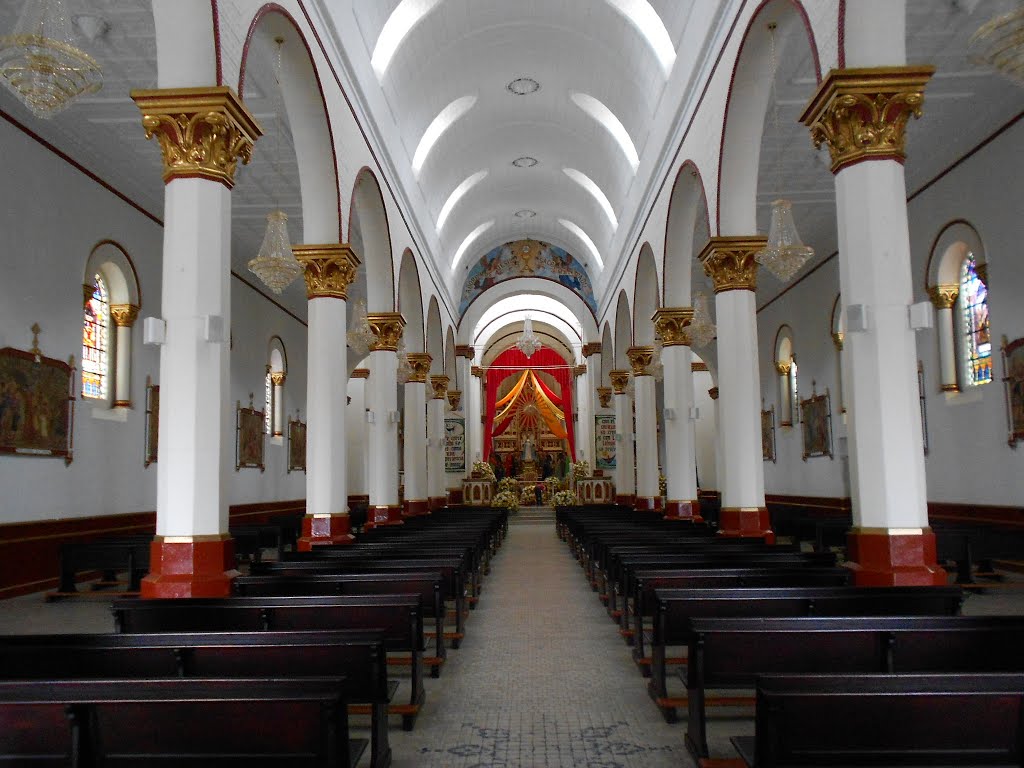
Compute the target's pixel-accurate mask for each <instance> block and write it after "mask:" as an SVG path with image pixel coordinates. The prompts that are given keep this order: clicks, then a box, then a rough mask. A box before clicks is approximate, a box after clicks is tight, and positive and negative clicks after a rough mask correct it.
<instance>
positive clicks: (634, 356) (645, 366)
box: [626, 347, 654, 376]
mask: <svg viewBox="0 0 1024 768" xmlns="http://www.w3.org/2000/svg"><path fill="white" fill-rule="evenodd" d="M626 357H627V358H629V365H630V367H631V368H632V369H633V375H634V376H650V375H651V368H650V366H651V362H652V361H653V360H654V347H630V348H629V349H627V350H626Z"/></svg>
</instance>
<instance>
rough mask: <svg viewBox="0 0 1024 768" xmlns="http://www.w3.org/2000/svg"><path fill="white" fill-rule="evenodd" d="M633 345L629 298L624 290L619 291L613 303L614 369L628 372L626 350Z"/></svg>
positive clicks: (631, 314)
mask: <svg viewBox="0 0 1024 768" xmlns="http://www.w3.org/2000/svg"><path fill="white" fill-rule="evenodd" d="M632 345H633V313H632V311H631V310H630V306H629V296H627V295H626V289H625V288H623V289H622V290H621V291H619V298H618V300H617V301H616V303H615V368H616V369H618V370H623V371H628V370H630V367H629V358H628V357H626V350H627V349H628V348H629V347H631V346H632Z"/></svg>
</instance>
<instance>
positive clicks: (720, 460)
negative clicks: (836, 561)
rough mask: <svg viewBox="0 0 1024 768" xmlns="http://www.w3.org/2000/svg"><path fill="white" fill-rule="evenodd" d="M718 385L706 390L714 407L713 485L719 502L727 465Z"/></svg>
mask: <svg viewBox="0 0 1024 768" xmlns="http://www.w3.org/2000/svg"><path fill="white" fill-rule="evenodd" d="M718 395H719V392H718V387H712V388H711V389H709V390H708V397H710V398H711V402H712V404H713V405H714V409H715V487H716V489H717V490H718V498H719V502H721V499H722V489H723V488H725V476H726V474H727V470H728V465H727V463H726V461H725V456H724V454H723V450H722V445H723V443H724V441H723V440H722V416H721V414H722V409H721V406H720V405H719V403H718Z"/></svg>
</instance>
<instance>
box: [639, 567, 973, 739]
mask: <svg viewBox="0 0 1024 768" xmlns="http://www.w3.org/2000/svg"><path fill="white" fill-rule="evenodd" d="M654 600H655V616H654V632H653V635H652V638H651V679H650V681H649V682H648V684H647V692H648V694H649V695H650V697H651V698H652V699H653V700H654V703H655V704H657V705H658V708H659V709H660V710H661V713H662V716H663V717H664V718H665V722H668V723H674V722H675V721H676V707H677V706H686V704H687V702H686V700H685V699H678V698H672V697H670V696H669V695H668V690H667V687H666V662H665V660H666V658H667V655H668V654H667V648H668V646H673V645H676V646H680V645H687V644H688V643H689V641H690V637H691V636H690V623H689V620H690V619H693V618H701V617H722V618H729V617H735V618H740V617H745V616H747V617H775V616H903V615H907V616H956V615H958V614H959V613H960V606H961V604H962V603H963V590H962V589H960V587H774V588H771V587H766V588H758V587H743V588H726V589H715V590H704V589H656V590H655V591H654Z"/></svg>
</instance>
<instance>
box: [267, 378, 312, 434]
mask: <svg viewBox="0 0 1024 768" xmlns="http://www.w3.org/2000/svg"><path fill="white" fill-rule="evenodd" d="M285 378H286V376H285V373H284V371H272V372H271V374H270V383H271V384H272V385H273V387H274V417H273V423H274V437H282V436H283V435H284V381H285ZM307 430H308V426H307Z"/></svg>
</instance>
